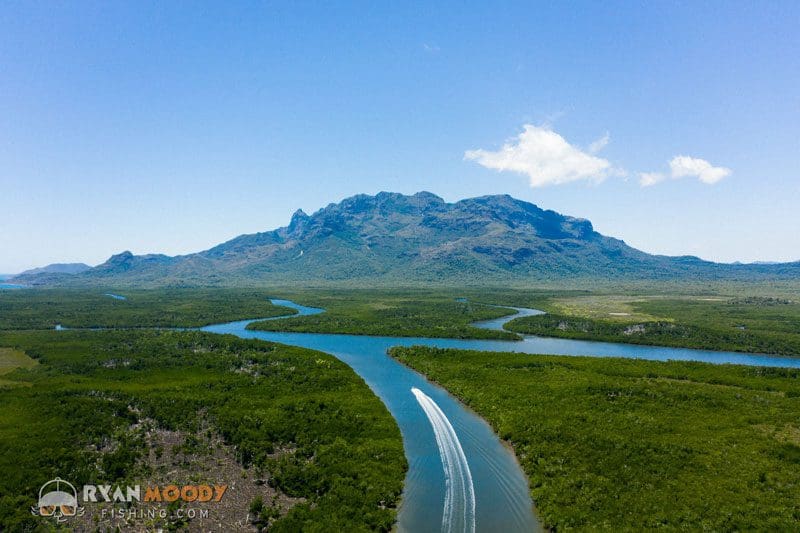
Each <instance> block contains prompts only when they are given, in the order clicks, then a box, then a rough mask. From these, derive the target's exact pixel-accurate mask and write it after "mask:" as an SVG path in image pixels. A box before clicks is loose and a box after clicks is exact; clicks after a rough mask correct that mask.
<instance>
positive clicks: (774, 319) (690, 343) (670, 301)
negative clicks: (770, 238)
mask: <svg viewBox="0 0 800 533" xmlns="http://www.w3.org/2000/svg"><path fill="white" fill-rule="evenodd" d="M550 308H551V309H555V312H554V313H549V314H547V315H540V316H535V317H526V318H521V319H517V320H513V321H511V322H510V323H508V324H506V328H507V329H509V330H511V331H515V332H517V333H525V334H533V335H546V336H552V337H564V338H571V339H588V340H602V341H608V342H624V343H631V344H652V345H661V346H677V347H686V348H701V349H708V350H729V351H741V352H757V353H769V354H779V355H800V303H798V302H797V301H793V300H790V299H787V298H783V297H767V296H744V297H725V296H722V297H720V296H714V297H703V298H697V297H694V298H687V297H683V298H675V297H672V298H664V297H658V298H653V297H650V298H638V299H632V298H630V297H627V298H626V297H619V296H601V297H579V298H571V299H553V300H552V301H551V302H550ZM611 309H614V310H615V311H611Z"/></svg>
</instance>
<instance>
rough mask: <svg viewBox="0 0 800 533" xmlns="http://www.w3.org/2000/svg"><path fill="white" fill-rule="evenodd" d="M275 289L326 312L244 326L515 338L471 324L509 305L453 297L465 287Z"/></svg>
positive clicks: (498, 314)
mask: <svg viewBox="0 0 800 533" xmlns="http://www.w3.org/2000/svg"><path fill="white" fill-rule="evenodd" d="M276 293H277V294H279V295H280V296H281V297H282V298H288V299H291V300H294V301H296V302H297V303H302V304H303V305H308V306H312V307H321V308H324V309H325V313H322V314H319V315H309V316H298V317H292V318H287V319H284V320H269V321H264V322H255V323H253V324H250V325H249V326H248V329H257V330H265V331H294V332H302V333H310V332H313V333H347V334H351V335H385V336H394V337H450V338H462V339H464V338H469V339H518V338H519V337H518V336H517V335H516V334H514V333H511V332H503V331H489V330H484V329H479V328H476V327H474V326H472V325H471V323H472V322H475V321H478V320H488V319H491V318H497V317H501V316H506V315H509V314H512V311H509V310H508V309H501V308H497V307H492V306H490V305H484V304H481V303H478V302H476V301H473V299H469V300H467V301H462V300H457V299H456V298H457V296H463V295H464V293H456V292H447V291H429V290H428V291H414V290H410V289H407V290H394V291H393V290H360V291H359V290H317V291H314V292H305V291H304V292H299V291H276ZM484 296H485V294H484Z"/></svg>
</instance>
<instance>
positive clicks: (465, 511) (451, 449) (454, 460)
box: [411, 387, 475, 533]
mask: <svg viewBox="0 0 800 533" xmlns="http://www.w3.org/2000/svg"><path fill="white" fill-rule="evenodd" d="M411 392H412V393H413V394H414V396H415V397H416V398H417V402H419V405H420V406H421V407H422V410H423V411H425V415H426V416H427V417H428V420H429V421H430V423H431V426H432V427H433V434H434V436H435V437H436V444H437V446H438V447H439V455H440V456H441V458H442V466H443V467H444V479H445V485H446V488H445V496H444V513H443V514H442V531H443V532H446V533H451V532H453V533H455V532H461V531H464V532H468V533H474V531H475V489H474V488H473V486H472V473H471V472H470V471H469V464H468V463H467V457H466V455H464V449H463V448H462V447H461V442H459V440H458V436H457V435H456V432H455V430H454V429H453V425H452V424H450V421H449V420H448V419H447V416H445V414H444V412H442V410H441V409H440V408H439V406H438V405H436V402H434V401H433V400H432V399H431V398H430V396H428V395H427V394H425V393H424V392H422V391H421V390H419V389H418V388H416V387H412V389H411Z"/></svg>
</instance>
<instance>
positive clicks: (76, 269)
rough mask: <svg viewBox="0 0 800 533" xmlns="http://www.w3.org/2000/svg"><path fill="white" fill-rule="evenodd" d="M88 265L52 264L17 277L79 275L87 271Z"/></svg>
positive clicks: (27, 271)
mask: <svg viewBox="0 0 800 533" xmlns="http://www.w3.org/2000/svg"><path fill="white" fill-rule="evenodd" d="M90 268H92V267H90V266H89V265H87V264H85V263H53V264H52V265H47V266H43V267H39V268H32V269H30V270H26V271H25V272H22V273H20V274H18V275H17V277H20V276H34V275H37V274H80V273H81V272H86V271H87V270H89V269H90Z"/></svg>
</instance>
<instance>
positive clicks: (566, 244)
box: [14, 192, 800, 286]
mask: <svg viewBox="0 0 800 533" xmlns="http://www.w3.org/2000/svg"><path fill="white" fill-rule="evenodd" d="M798 277H800V262H795V263H782V264H721V263H713V262H709V261H704V260H701V259H699V258H697V257H693V256H680V257H671V256H661V255H651V254H647V253H645V252H642V251H640V250H637V249H635V248H633V247H631V246H628V245H627V244H625V242H624V241H622V240H619V239H615V238H613V237H608V236H604V235H601V234H600V233H598V232H596V231H595V230H594V228H593V226H592V223H591V222H589V221H588V220H585V219H581V218H574V217H571V216H566V215H562V214H559V213H556V212H555V211H550V210H544V209H541V208H539V207H537V206H536V205H534V204H532V203H529V202H525V201H521V200H517V199H515V198H512V197H511V196H508V195H495V196H482V197H478V198H469V199H465V200H461V201H458V202H454V203H448V202H445V201H444V200H443V199H441V198H439V197H438V196H436V195H434V194H432V193H429V192H419V193H417V194H414V195H411V196H407V195H403V194H399V193H388V192H382V193H379V194H377V195H375V196H369V195H363V194H362V195H357V196H353V197H350V198H347V199H345V200H343V201H341V202H340V203H338V204H330V205H328V206H327V207H324V208H322V209H320V210H319V211H317V212H316V213H314V214H312V215H308V214H306V213H304V212H303V211H302V210H298V211H297V212H295V213H294V215H293V216H292V218H291V221H290V222H289V225H288V226H285V227H282V228H279V229H276V230H273V231H266V232H263V233H255V234H250V235H241V236H239V237H236V238H234V239H232V240H230V241H228V242H225V243H222V244H220V245H218V246H215V247H213V248H211V249H209V250H205V251H202V252H198V253H193V254H189V255H183V256H174V257H173V256H167V255H161V254H150V255H134V254H132V253H131V252H128V251H126V252H122V253H120V254H117V255H114V256H112V257H111V258H110V259H108V260H107V261H106V262H105V263H103V264H101V265H98V266H96V267H94V268H89V269H88V270H83V271H80V272H78V273H71V274H70V273H60V272H55V273H54V272H28V273H25V274H23V275H20V276H17V277H16V278H14V281H15V282H18V283H27V284H31V285H42V284H43V285H64V284H68V285H74V284H103V285H136V286H165V285H168V286H183V285H227V284H244V283H250V284H276V283H298V282H301V283H351V282H356V283H358V282H362V281H363V282H371V283H383V284H390V283H398V284H405V283H445V284H456V283H469V284H498V283H512V282H513V283H519V282H534V281H552V280H570V279H601V278H602V279H606V280H608V279H619V280H663V279H698V280H720V279H723V280H727V279H754V278H757V279H764V278H775V279H796V278H798Z"/></svg>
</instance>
